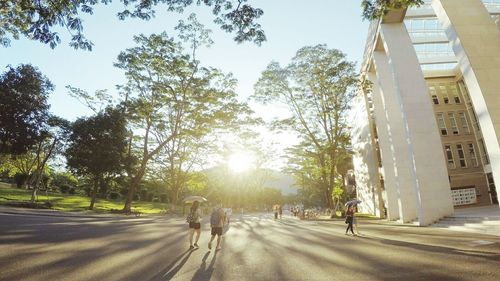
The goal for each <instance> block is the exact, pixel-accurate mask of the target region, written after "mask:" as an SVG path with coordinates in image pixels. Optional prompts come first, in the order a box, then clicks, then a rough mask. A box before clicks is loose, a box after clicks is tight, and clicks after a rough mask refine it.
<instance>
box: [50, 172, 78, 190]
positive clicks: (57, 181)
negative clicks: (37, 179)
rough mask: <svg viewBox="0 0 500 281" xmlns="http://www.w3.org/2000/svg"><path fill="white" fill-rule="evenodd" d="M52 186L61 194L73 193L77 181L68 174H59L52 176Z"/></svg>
mask: <svg viewBox="0 0 500 281" xmlns="http://www.w3.org/2000/svg"><path fill="white" fill-rule="evenodd" d="M52 186H54V187H57V188H58V189H59V190H61V192H62V193H67V192H69V191H70V190H71V189H73V191H74V190H75V188H76V187H77V186H78V180H77V179H76V178H75V176H74V175H73V174H71V173H69V172H59V173H54V174H53V175H52Z"/></svg>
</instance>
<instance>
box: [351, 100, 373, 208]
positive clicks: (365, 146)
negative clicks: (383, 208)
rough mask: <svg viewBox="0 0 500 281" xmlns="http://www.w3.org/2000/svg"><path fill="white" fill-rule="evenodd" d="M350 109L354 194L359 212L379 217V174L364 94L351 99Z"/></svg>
mask: <svg viewBox="0 0 500 281" xmlns="http://www.w3.org/2000/svg"><path fill="white" fill-rule="evenodd" d="M352 104H353V107H352V108H351V114H350V119H351V124H352V129H351V143H352V148H353V151H354V154H353V156H352V158H353V159H352V162H353V165H354V167H355V169H354V175H355V177H356V192H357V196H358V199H359V200H361V204H360V205H359V207H360V211H361V212H364V213H369V214H372V215H375V216H380V197H379V196H380V194H379V186H380V182H379V174H378V166H377V165H376V163H377V160H376V155H375V149H374V147H373V143H372V139H373V137H372V132H371V124H370V116H369V113H368V112H369V109H368V107H367V102H366V99H365V96H364V94H362V93H359V94H358V95H357V96H356V97H354V99H353V102H352Z"/></svg>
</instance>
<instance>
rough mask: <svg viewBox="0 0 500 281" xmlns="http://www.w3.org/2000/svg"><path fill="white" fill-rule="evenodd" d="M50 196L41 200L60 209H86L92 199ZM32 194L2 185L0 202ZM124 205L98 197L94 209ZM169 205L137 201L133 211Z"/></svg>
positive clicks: (110, 210)
mask: <svg viewBox="0 0 500 281" xmlns="http://www.w3.org/2000/svg"><path fill="white" fill-rule="evenodd" d="M47 194H48V196H46V195H45V192H44V193H43V194H40V195H39V196H38V200H39V201H42V202H43V201H49V202H50V203H51V204H52V206H53V207H52V208H53V209H55V210H59V211H65V212H68V211H71V212H81V211H86V210H87V207H88V206H89V202H90V199H89V198H88V197H85V196H77V195H66V194H61V193H52V192H48V193H47ZM30 198H31V194H30V191H29V190H25V189H16V188H5V187H2V186H0V204H6V203H8V202H11V201H29V200H30ZM121 206H122V202H120V201H109V200H105V199H98V200H96V202H95V207H94V211H95V212H99V213H114V212H116V210H118V209H119V208H120V207H121ZM168 207H169V206H168V205H167V204H164V203H150V202H140V201H139V202H135V208H134V210H133V211H135V212H140V213H144V214H159V213H161V212H162V211H163V210H165V209H168Z"/></svg>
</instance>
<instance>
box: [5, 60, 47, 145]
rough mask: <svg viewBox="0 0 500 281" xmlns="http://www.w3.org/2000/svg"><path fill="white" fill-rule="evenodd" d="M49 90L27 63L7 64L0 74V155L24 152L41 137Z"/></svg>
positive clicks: (45, 117) (37, 72) (45, 118)
mask: <svg viewBox="0 0 500 281" xmlns="http://www.w3.org/2000/svg"><path fill="white" fill-rule="evenodd" d="M53 89H54V87H53V85H52V83H51V82H50V81H49V80H48V79H47V78H46V77H45V76H43V75H42V74H41V73H40V72H39V71H38V69H36V68H35V67H33V66H31V65H29V64H27V65H20V66H18V67H17V68H12V67H9V68H8V70H7V71H6V72H5V73H3V74H2V75H1V76H0V154H11V155H20V154H23V153H26V152H27V151H28V150H29V149H30V148H31V147H32V146H33V145H35V144H36V143H37V142H38V141H39V139H40V138H42V135H43V133H44V128H45V125H46V122H47V121H48V119H49V113H48V110H49V104H48V102H47V99H48V95H49V93H50V92H51V91H52V90H53Z"/></svg>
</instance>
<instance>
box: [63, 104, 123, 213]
mask: <svg viewBox="0 0 500 281" xmlns="http://www.w3.org/2000/svg"><path fill="white" fill-rule="evenodd" d="M125 126H126V119H125V117H124V115H123V113H122V110H121V109H119V108H107V109H106V110H105V111H103V112H99V113H98V114H96V115H95V116H91V117H88V118H79V119H78V120H76V121H75V122H74V124H73V126H72V129H73V130H72V133H71V135H70V137H69V140H70V144H69V147H68V149H67V150H66V158H67V164H68V167H69V168H70V169H71V170H73V171H74V172H75V173H76V174H77V175H81V176H89V177H91V178H92V180H93V187H92V194H91V197H92V199H91V202H90V206H89V209H91V210H92V209H93V208H94V203H95V200H96V194H97V190H98V188H99V185H100V184H101V182H102V181H103V180H104V178H105V177H106V176H107V175H110V174H116V173H120V172H121V171H122V170H123V168H124V167H123V166H124V157H125V151H126V146H127V142H126V137H127V130H126V127H125Z"/></svg>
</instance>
